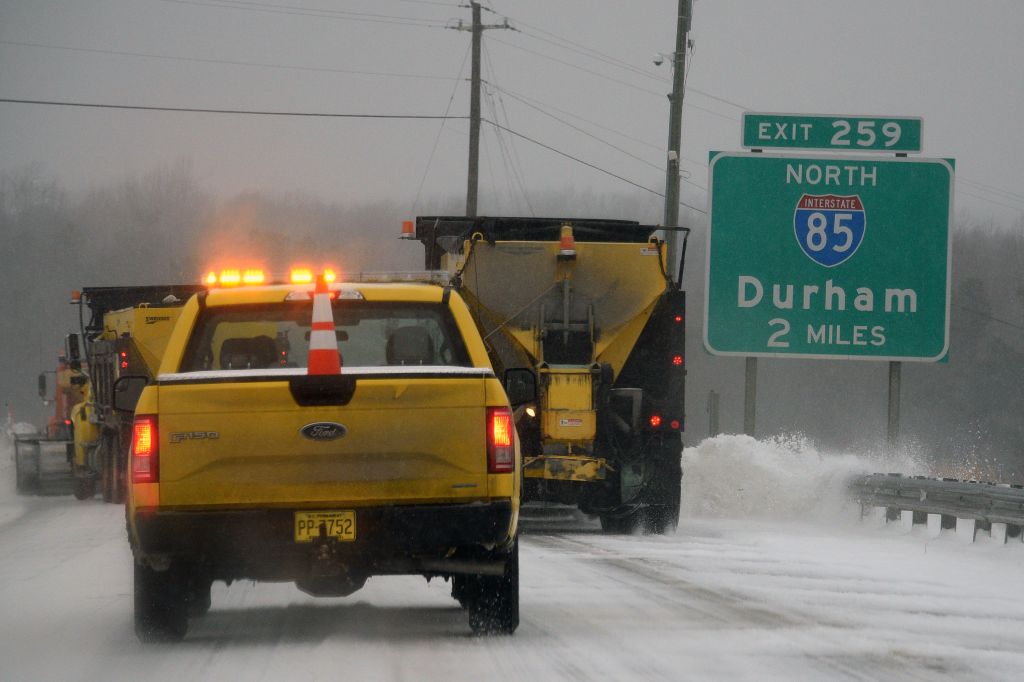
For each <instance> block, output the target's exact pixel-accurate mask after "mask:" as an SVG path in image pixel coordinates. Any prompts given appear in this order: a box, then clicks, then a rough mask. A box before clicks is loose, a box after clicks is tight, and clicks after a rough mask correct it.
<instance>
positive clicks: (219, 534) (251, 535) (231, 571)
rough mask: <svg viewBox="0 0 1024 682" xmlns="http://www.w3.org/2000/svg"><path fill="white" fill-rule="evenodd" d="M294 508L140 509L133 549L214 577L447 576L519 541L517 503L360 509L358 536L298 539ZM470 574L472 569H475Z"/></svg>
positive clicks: (157, 560)
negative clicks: (313, 573) (314, 566)
mask: <svg viewBox="0 0 1024 682" xmlns="http://www.w3.org/2000/svg"><path fill="white" fill-rule="evenodd" d="M295 511H298V510H294V509H260V510H221V511H209V510H207V511H167V510H158V509H139V510H136V511H135V515H134V519H135V537H134V542H133V543H132V544H133V550H134V553H135V555H136V558H137V559H140V560H143V561H148V562H151V563H153V564H155V565H157V564H163V563H165V562H166V561H168V560H170V561H172V562H184V563H187V564H189V565H191V566H193V567H195V568H196V569H199V570H201V571H202V572H204V573H206V574H208V575H210V577H212V578H213V579H220V580H234V579H242V578H245V579H253V580H286V581H287V580H297V579H301V578H303V577H304V576H307V575H309V573H310V570H311V562H312V563H315V562H316V561H320V560H322V559H323V558H324V557H329V558H330V560H331V561H332V562H336V563H337V564H339V565H343V566H345V568H346V570H349V571H356V572H358V573H361V574H364V575H367V576H369V575H389V574H390V575H400V574H420V573H427V574H447V573H459V572H463V571H461V570H460V569H459V562H465V564H466V565H467V566H472V565H476V564H474V562H479V561H481V560H486V559H487V558H488V557H489V556H491V555H492V554H494V550H495V549H497V550H498V552H499V553H500V551H501V549H502V548H504V547H505V546H506V545H508V544H509V543H510V542H511V539H512V537H513V536H514V534H515V533H514V528H513V509H512V503H511V501H508V500H504V501H495V502H490V503H486V504H481V503H476V504H452V505H422V506H394V507H357V508H355V512H356V539H355V540H353V541H344V542H343V541H339V540H336V539H334V538H328V539H323V540H316V541H314V542H312V543H309V542H305V543H300V542H296V541H295ZM465 572H472V570H471V569H469V568H467V569H466V571H465Z"/></svg>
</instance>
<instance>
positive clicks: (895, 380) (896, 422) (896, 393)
mask: <svg viewBox="0 0 1024 682" xmlns="http://www.w3.org/2000/svg"><path fill="white" fill-rule="evenodd" d="M902 373H903V363H901V362H899V361H898V360H892V361H890V362H889V434H888V435H889V447H895V446H896V444H897V442H898V441H899V438H900V378H901V377H900V375H901V374H902Z"/></svg>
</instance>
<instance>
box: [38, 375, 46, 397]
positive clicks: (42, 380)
mask: <svg viewBox="0 0 1024 682" xmlns="http://www.w3.org/2000/svg"><path fill="white" fill-rule="evenodd" d="M38 381H39V397H40V398H42V399H43V400H46V399H47V397H49V396H47V391H46V372H41V373H40V374H39V379H38Z"/></svg>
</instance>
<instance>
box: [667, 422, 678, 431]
mask: <svg viewBox="0 0 1024 682" xmlns="http://www.w3.org/2000/svg"><path fill="white" fill-rule="evenodd" d="M669 426H671V427H672V428H673V429H675V430H676V431H678V430H679V426H680V424H679V420H678V419H673V420H672V423H670V424H669Z"/></svg>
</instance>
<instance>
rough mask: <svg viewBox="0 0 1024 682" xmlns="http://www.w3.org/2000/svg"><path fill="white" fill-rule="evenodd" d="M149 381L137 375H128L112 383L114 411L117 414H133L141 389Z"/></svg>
mask: <svg viewBox="0 0 1024 682" xmlns="http://www.w3.org/2000/svg"><path fill="white" fill-rule="evenodd" d="M148 383H149V379H147V378H146V377H144V376H139V375H137V374H128V375H125V376H123V377H121V378H120V379H118V380H117V381H115V382H114V409H115V410H117V411H119V412H134V411H135V406H136V405H137V404H138V402H139V396H140V395H142V389H144V388H145V387H146V385H147V384H148Z"/></svg>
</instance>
